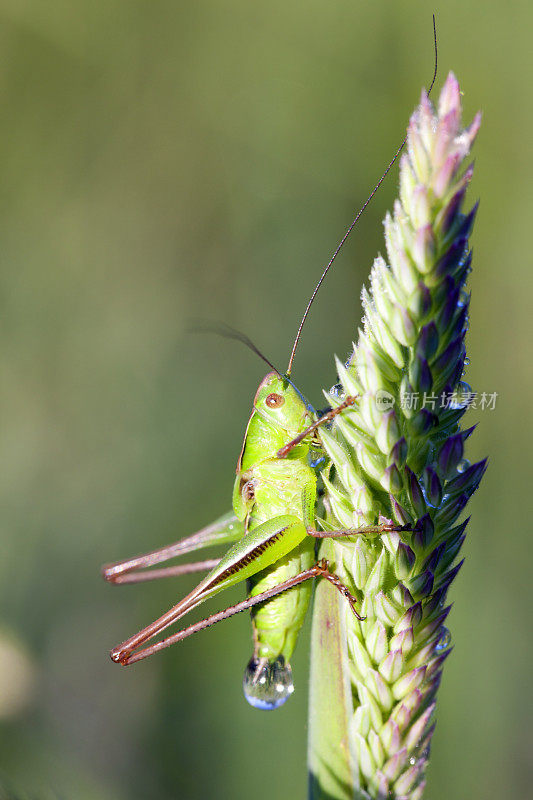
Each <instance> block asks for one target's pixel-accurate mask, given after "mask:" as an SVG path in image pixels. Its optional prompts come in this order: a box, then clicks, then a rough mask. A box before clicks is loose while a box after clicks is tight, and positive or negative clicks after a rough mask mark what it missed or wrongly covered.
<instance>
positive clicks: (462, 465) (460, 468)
mask: <svg viewBox="0 0 533 800" xmlns="http://www.w3.org/2000/svg"><path fill="white" fill-rule="evenodd" d="M469 466H470V461H469V460H468V459H467V458H462V459H461V460H460V461H459V463H458V464H457V472H466V470H467V469H468V467H469Z"/></svg>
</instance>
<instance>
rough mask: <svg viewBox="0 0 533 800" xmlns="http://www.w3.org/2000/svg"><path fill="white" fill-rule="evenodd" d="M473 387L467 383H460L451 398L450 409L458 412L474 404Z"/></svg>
mask: <svg viewBox="0 0 533 800" xmlns="http://www.w3.org/2000/svg"><path fill="white" fill-rule="evenodd" d="M472 398H473V392H472V387H471V386H470V385H469V384H468V383H466V381H459V383H458V384H457V388H456V389H455V391H454V393H453V394H452V396H451V398H450V403H449V408H452V409H453V410H454V411H457V410H459V409H461V408H468V406H469V405H470V403H471V402H472Z"/></svg>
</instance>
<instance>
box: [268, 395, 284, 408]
mask: <svg viewBox="0 0 533 800" xmlns="http://www.w3.org/2000/svg"><path fill="white" fill-rule="evenodd" d="M284 402H285V398H284V397H283V395H281V394H277V393H276V392H272V394H269V395H268V397H267V399H266V400H265V403H266V404H267V406H268V407H269V408H281V406H282V405H283V403H284Z"/></svg>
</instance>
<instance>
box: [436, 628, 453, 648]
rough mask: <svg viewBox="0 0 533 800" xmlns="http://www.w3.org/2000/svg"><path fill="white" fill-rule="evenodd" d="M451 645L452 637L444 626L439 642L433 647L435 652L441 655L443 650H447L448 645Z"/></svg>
mask: <svg viewBox="0 0 533 800" xmlns="http://www.w3.org/2000/svg"><path fill="white" fill-rule="evenodd" d="M451 643H452V635H451V633H450V631H449V630H448V628H445V627H444V626H443V627H442V629H441V634H440V637H439V641H438V642H437V644H436V646H435V652H437V653H442V651H443V650H447V649H448V647H449V646H450V644H451Z"/></svg>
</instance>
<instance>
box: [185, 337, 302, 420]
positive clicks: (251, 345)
mask: <svg viewBox="0 0 533 800" xmlns="http://www.w3.org/2000/svg"><path fill="white" fill-rule="evenodd" d="M189 332H190V333H214V334H217V335H218V336H223V337H224V338H225V339H234V340H235V341H237V342H241V344H243V345H244V346H245V347H247V348H248V349H249V350H251V351H252V353H255V354H256V355H257V356H259V358H260V359H262V360H263V361H264V362H265V364H268V366H269V367H270V368H271V369H273V370H274V372H275V373H276V374H277V375H279V377H280V378H281V379H282V380H283V381H286V382H287V383H289V384H290V385H291V386H292V388H293V389H294V391H295V392H296V394H297V395H298V396H299V397H300V398H301V399H302V400H303V402H304V403H305V405H306V406H307V407H308V408H310V409H311V410H312V411H313V412H314V410H315V409H314V408H313V407H312V406H311V404H310V403H309V401H308V400H307V398H306V397H304V395H303V394H302V393H301V391H300V390H299V389H298V387H297V386H296V384H295V383H293V382H292V381H291V379H290V377H289V375H288V373H287V374H284V373H283V372H280V370H279V369H278V368H277V367H276V366H275V365H274V364H273V363H272V361H270V359H268V358H267V357H266V356H265V354H264V353H262V352H261V350H260V349H259V348H258V347H257V345H255V344H254V343H253V342H252V340H251V339H250V337H249V336H247V335H246V334H245V333H243V332H242V331H238V330H237V329H236V328H232V327H231V325H227V324H226V323H225V322H211V323H210V322H207V323H203V322H201V323H197V324H194V325H191V326H190V327H189Z"/></svg>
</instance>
